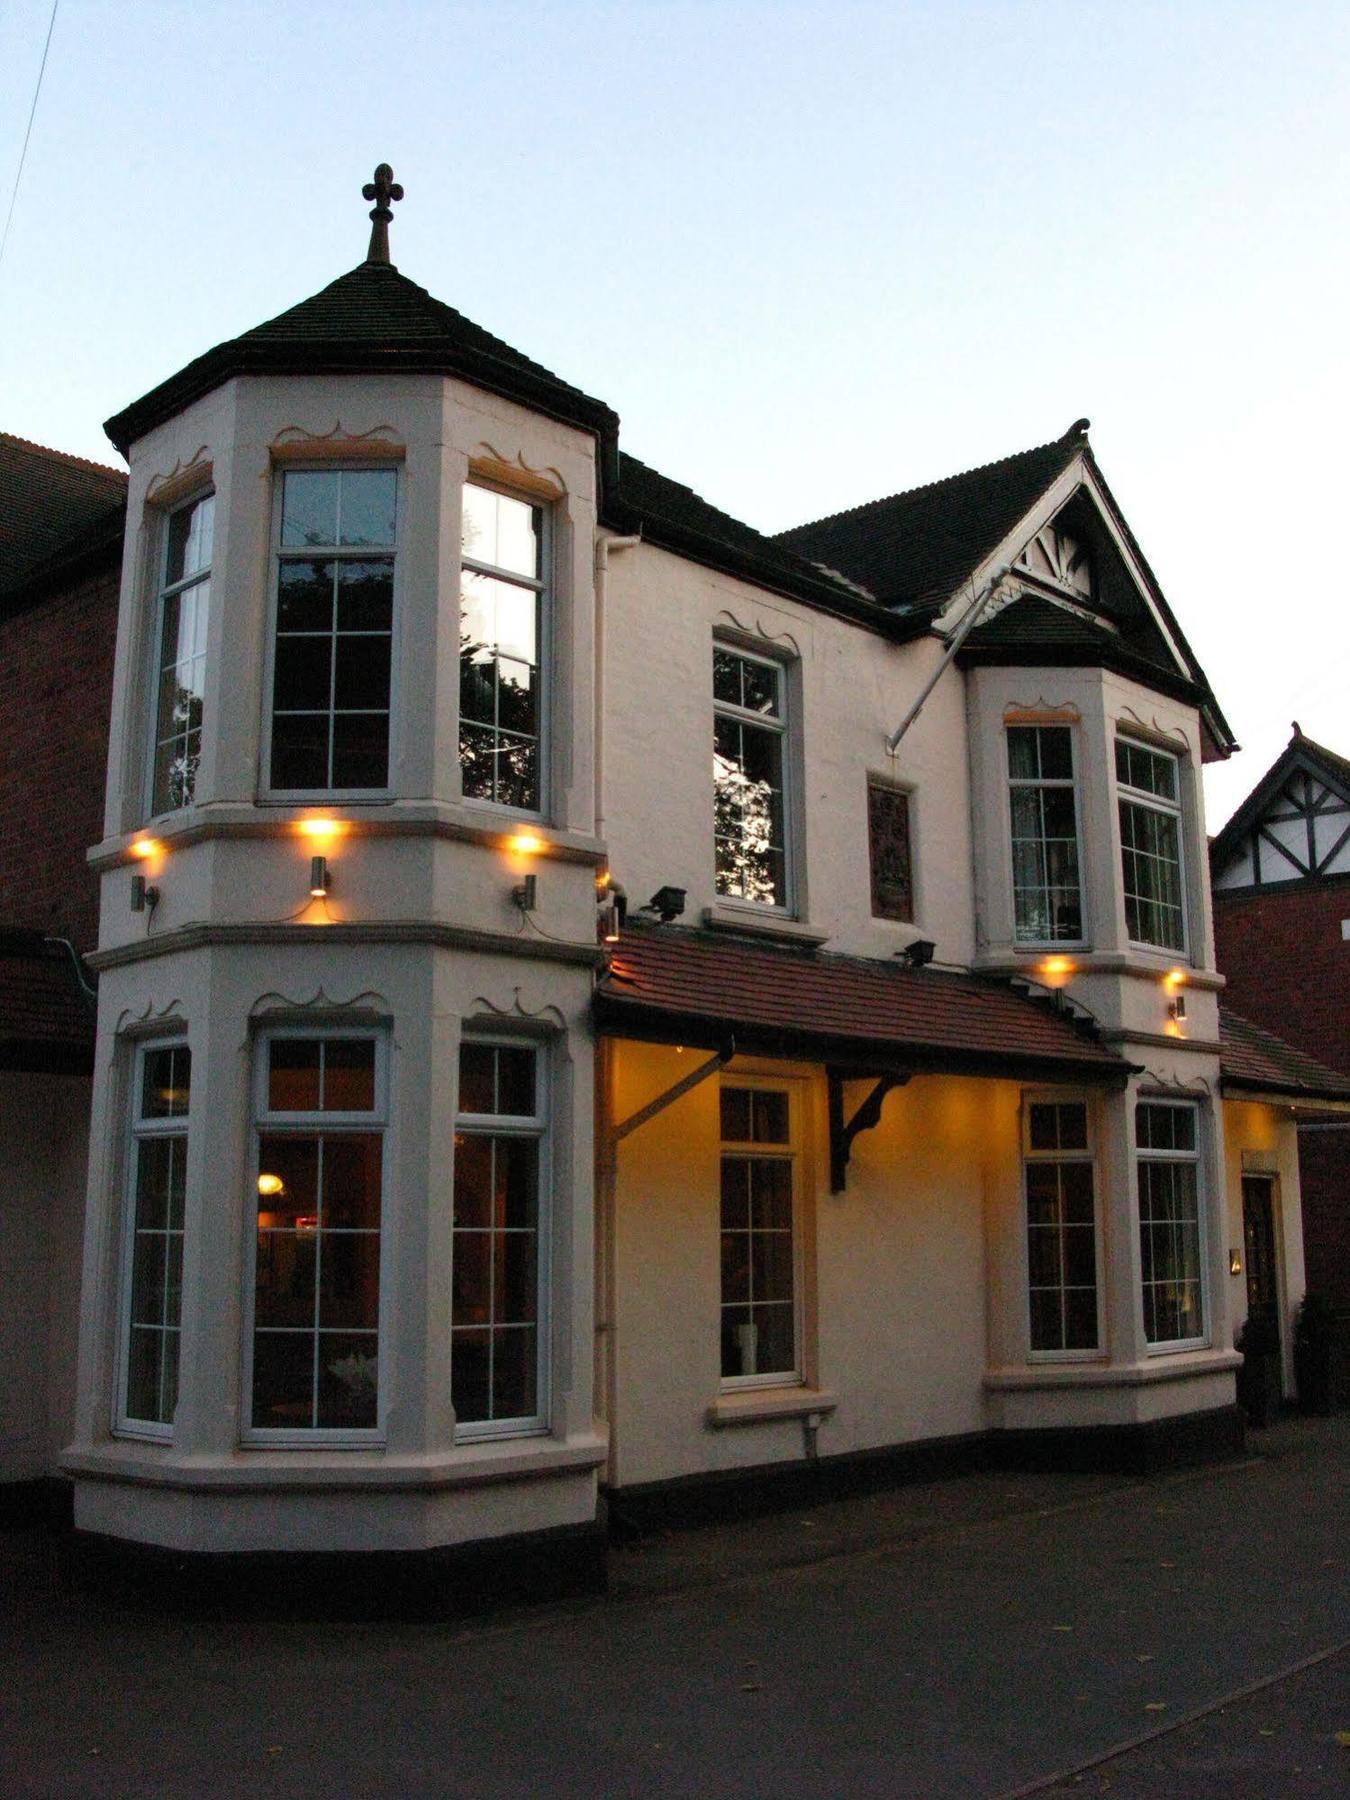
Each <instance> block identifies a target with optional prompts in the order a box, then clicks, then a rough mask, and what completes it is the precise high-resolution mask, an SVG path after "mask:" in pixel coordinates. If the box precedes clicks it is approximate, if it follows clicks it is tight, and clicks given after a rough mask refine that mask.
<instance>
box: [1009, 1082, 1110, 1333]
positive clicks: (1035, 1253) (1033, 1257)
mask: <svg viewBox="0 0 1350 1800" xmlns="http://www.w3.org/2000/svg"><path fill="white" fill-rule="evenodd" d="M1094 1113H1095V1109H1094V1107H1093V1105H1092V1103H1091V1102H1090V1101H1088V1100H1086V1099H1085V1098H1084V1097H1083V1096H1082V1095H1081V1094H1073V1093H1061V1092H1055V1093H1033V1094H1027V1095H1026V1096H1025V1098H1024V1101H1023V1106H1022V1157H1023V1185H1024V1193H1025V1201H1026V1256H1027V1328H1028V1344H1029V1347H1030V1356H1031V1360H1032V1361H1033V1362H1071V1361H1076V1360H1083V1359H1099V1358H1100V1357H1101V1355H1102V1349H1101V1341H1102V1339H1101V1301H1100V1296H1101V1292H1102V1267H1101V1223H1100V1212H1099V1200H1098V1179H1097V1168H1096V1119H1095V1116H1094Z"/></svg>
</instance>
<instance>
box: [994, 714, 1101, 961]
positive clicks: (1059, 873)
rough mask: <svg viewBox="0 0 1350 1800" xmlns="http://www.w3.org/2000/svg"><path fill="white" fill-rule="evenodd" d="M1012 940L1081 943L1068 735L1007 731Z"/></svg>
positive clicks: (1053, 728)
mask: <svg viewBox="0 0 1350 1800" xmlns="http://www.w3.org/2000/svg"><path fill="white" fill-rule="evenodd" d="M1008 782H1009V803H1010V807H1011V814H1012V867H1013V935H1014V937H1015V938H1016V940H1017V942H1018V943H1019V944H1056V943H1081V942H1082V939H1083V882H1082V871H1081V858H1080V856H1079V849H1078V796H1077V788H1076V783H1075V779H1074V753H1073V732H1072V730H1071V729H1070V728H1069V727H1068V726H1067V725H1010V726H1009V727H1008Z"/></svg>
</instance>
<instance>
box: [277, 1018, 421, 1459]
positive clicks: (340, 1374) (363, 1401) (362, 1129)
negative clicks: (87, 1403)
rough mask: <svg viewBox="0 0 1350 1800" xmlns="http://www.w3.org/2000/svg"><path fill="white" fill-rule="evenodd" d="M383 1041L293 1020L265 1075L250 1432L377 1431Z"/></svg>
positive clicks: (384, 1117)
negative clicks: (307, 1028) (297, 1028)
mask: <svg viewBox="0 0 1350 1800" xmlns="http://www.w3.org/2000/svg"><path fill="white" fill-rule="evenodd" d="M385 1050H386V1043H385V1040H384V1038H383V1037H381V1036H378V1035H376V1034H375V1033H374V1032H371V1031H352V1032H348V1031H342V1032H318V1033H316V1032H285V1031H280V1032H276V1033H272V1034H269V1035H268V1036H267V1037H265V1038H264V1039H263V1041H262V1044H261V1047H260V1057H259V1064H258V1075H257V1100H256V1126H257V1174H256V1177H255V1188H256V1192H255V1193H254V1195H253V1196H252V1205H253V1208H254V1209H255V1212H256V1226H257V1228H256V1236H255V1252H254V1267H253V1291H252V1295H251V1326H250V1330H249V1334H248V1336H249V1344H250V1352H251V1353H250V1356H249V1370H248V1382H247V1387H248V1390H249V1391H250V1393H251V1411H250V1413H249V1419H250V1430H251V1435H253V1436H258V1435H259V1434H262V1435H263V1436H265V1437H266V1438H267V1439H275V1438H277V1437H278V1436H280V1435H287V1436H297V1437H301V1438H308V1439H310V1440H311V1441H312V1440H313V1434H314V1433H316V1432H326V1433H339V1434H341V1435H343V1436H352V1435H355V1436H356V1437H357V1438H358V1439H361V1438H365V1439H369V1438H371V1437H373V1435H374V1433H375V1430H376V1427H377V1425H378V1423H379V1405H378V1403H379V1370H380V1237H381V1222H382V1211H383V1208H382V1195H383V1185H384V1177H383V1168H384V1137H385V1125H386V1121H387V1118H388V1103H387V1099H386V1076H385Z"/></svg>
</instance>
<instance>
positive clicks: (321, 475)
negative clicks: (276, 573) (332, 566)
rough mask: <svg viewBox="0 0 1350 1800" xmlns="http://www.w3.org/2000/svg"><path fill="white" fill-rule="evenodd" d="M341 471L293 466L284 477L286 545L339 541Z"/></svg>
mask: <svg viewBox="0 0 1350 1800" xmlns="http://www.w3.org/2000/svg"><path fill="white" fill-rule="evenodd" d="M337 505H338V471H337V470H336V469H292V470H289V471H288V472H287V473H286V474H285V475H283V476H282V478H281V544H282V548H283V549H286V550H290V549H297V550H300V549H304V547H305V546H306V545H307V544H315V545H330V544H336V543H337Z"/></svg>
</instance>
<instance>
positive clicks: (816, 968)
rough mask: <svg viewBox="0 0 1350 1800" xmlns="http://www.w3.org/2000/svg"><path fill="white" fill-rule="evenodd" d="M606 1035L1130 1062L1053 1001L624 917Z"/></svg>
mask: <svg viewBox="0 0 1350 1800" xmlns="http://www.w3.org/2000/svg"><path fill="white" fill-rule="evenodd" d="M595 1010H596V1020H597V1023H598V1025H599V1027H600V1029H601V1031H602V1032H605V1033H607V1034H609V1035H611V1036H627V1037H638V1038H648V1039H659V1040H662V1041H667V1042H682V1043H692V1044H700V1043H702V1044H708V1045H710V1046H714V1047H717V1046H721V1045H723V1044H725V1042H726V1040H727V1039H728V1037H734V1040H735V1043H736V1046H737V1047H738V1048H739V1049H743V1050H755V1051H759V1052H761V1053H772V1054H777V1055H783V1056H790V1057H800V1058H804V1059H807V1060H810V1061H818V1062H826V1063H832V1064H840V1065H844V1066H848V1067H852V1068H855V1069H859V1070H862V1069H869V1070H872V1069H874V1070H876V1072H877V1073H885V1072H886V1071H888V1070H899V1069H905V1070H914V1071H916V1072H931V1073H951V1074H959V1073H967V1074H976V1075H987V1076H1007V1077H1009V1078H1010V1079H1043V1080H1054V1079H1059V1080H1071V1081H1092V1082H1097V1083H1103V1082H1105V1083H1117V1082H1120V1083H1123V1082H1124V1080H1125V1078H1126V1076H1127V1074H1128V1073H1129V1064H1127V1063H1126V1062H1125V1061H1124V1060H1123V1059H1122V1058H1121V1057H1119V1056H1117V1055H1116V1054H1115V1053H1114V1052H1113V1051H1111V1050H1109V1049H1107V1047H1106V1046H1105V1045H1104V1044H1102V1043H1101V1042H1100V1041H1099V1040H1098V1038H1097V1037H1096V1035H1095V1033H1094V1032H1093V1031H1092V1030H1091V1028H1090V1027H1089V1026H1087V1025H1086V1024H1084V1023H1083V1022H1082V1021H1080V1020H1075V1019H1073V1018H1072V1017H1071V1016H1070V1014H1069V1013H1068V1012H1067V1011H1063V1012H1062V1011H1060V1010H1059V1009H1058V1008H1057V1007H1056V1006H1055V1005H1054V1004H1053V1002H1052V1001H1050V1000H1049V999H1048V998H1047V999H1044V1000H1042V999H1032V998H1031V997H1029V996H1028V995H1027V994H1026V993H1023V992H1019V991H1017V990H1016V989H1014V988H1012V987H1010V986H1009V985H1008V984H1007V983H1005V982H1001V981H995V980H990V979H986V978H983V977H980V976H974V975H964V974H949V973H947V972H946V971H944V970H940V969H933V968H927V969H912V968H909V967H907V966H902V965H900V964H898V963H883V962H879V961H876V960H873V959H868V958H865V957H855V956H838V955H833V954H821V953H820V952H811V951H801V950H796V949H779V948H777V947H767V948H766V947H764V946H761V945H758V944H747V943H745V942H743V941H740V940H737V939H734V938H728V937H725V936H722V935H718V934H715V933H712V932H702V931H692V930H685V929H681V928H679V927H676V926H670V925H659V926H658V925H653V926H644V925H638V926H635V927H634V926H630V927H629V928H628V929H627V930H626V931H625V932H624V935H623V937H622V939H621V940H620V942H619V943H618V944H616V945H615V946H614V952H613V956H612V958H611V961H610V967H609V970H608V972H607V974H606V975H605V976H604V978H603V979H602V981H601V983H600V986H599V988H598V990H597V992H596V997H595Z"/></svg>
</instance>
